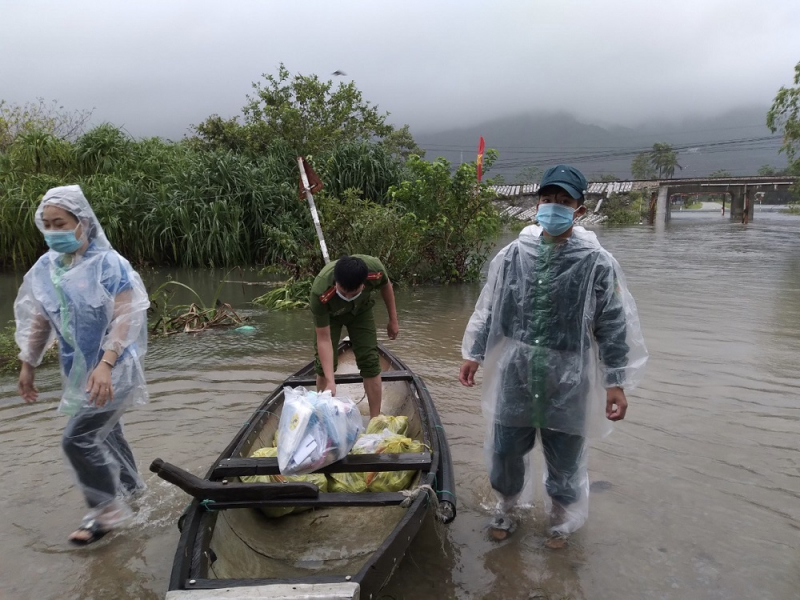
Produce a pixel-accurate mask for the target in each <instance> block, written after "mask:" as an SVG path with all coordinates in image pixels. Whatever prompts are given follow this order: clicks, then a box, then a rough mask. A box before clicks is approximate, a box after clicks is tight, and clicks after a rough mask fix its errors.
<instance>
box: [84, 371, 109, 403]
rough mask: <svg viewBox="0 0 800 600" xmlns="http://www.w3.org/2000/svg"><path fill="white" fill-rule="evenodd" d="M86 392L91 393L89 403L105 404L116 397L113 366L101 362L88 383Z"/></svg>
mask: <svg viewBox="0 0 800 600" xmlns="http://www.w3.org/2000/svg"><path fill="white" fill-rule="evenodd" d="M86 393H87V394H89V404H94V405H95V406H105V405H106V403H108V402H110V401H111V400H113V399H114V390H113V389H112V388H111V367H109V366H108V365H107V364H106V363H104V362H101V363H100V364H99V365H97V367H95V369H94V371H92V374H91V375H90V376H89V381H88V383H87V384H86Z"/></svg>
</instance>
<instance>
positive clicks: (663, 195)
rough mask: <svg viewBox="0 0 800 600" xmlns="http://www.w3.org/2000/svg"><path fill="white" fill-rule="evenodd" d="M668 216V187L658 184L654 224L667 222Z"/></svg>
mask: <svg viewBox="0 0 800 600" xmlns="http://www.w3.org/2000/svg"><path fill="white" fill-rule="evenodd" d="M669 218H670V207H669V187H667V186H666V185H662V186H659V188H658V198H657V199H656V224H664V223H668V222H669Z"/></svg>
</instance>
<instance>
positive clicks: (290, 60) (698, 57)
mask: <svg viewBox="0 0 800 600" xmlns="http://www.w3.org/2000/svg"><path fill="white" fill-rule="evenodd" d="M0 23H2V29H1V31H2V33H0V98H2V99H5V100H7V101H11V102H25V101H28V100H33V99H35V98H37V97H44V98H45V99H58V100H59V101H60V102H61V103H63V104H64V105H65V106H67V107H68V108H75V109H78V108H94V109H95V110H94V119H93V120H94V121H95V122H102V121H110V122H112V123H114V124H117V125H124V126H125V127H126V128H127V129H128V131H130V132H131V133H133V134H134V135H137V136H140V135H162V136H165V137H172V138H177V137H180V136H181V135H183V134H184V133H185V132H186V130H187V128H188V126H189V125H190V124H192V123H197V122H199V121H201V120H203V119H204V118H205V117H206V116H208V115H209V114H212V113H219V114H221V115H223V116H233V115H235V114H237V113H238V112H239V110H240V108H241V107H242V105H243V104H244V102H245V95H246V94H247V93H248V92H249V91H250V83H251V82H252V81H254V80H256V79H258V78H259V77H260V75H261V74H262V73H264V72H273V73H274V72H275V70H276V67H277V65H278V64H279V63H280V62H284V63H285V64H286V66H287V67H288V68H289V69H290V71H292V72H300V73H303V74H312V73H316V74H319V75H321V76H325V77H328V76H329V75H330V74H331V73H332V72H333V71H335V70H337V69H341V70H342V71H345V72H346V73H347V79H353V80H355V82H356V84H357V85H358V87H359V88H360V89H361V90H362V91H363V92H364V95H365V97H366V98H367V99H368V100H370V101H372V102H374V103H377V104H378V105H379V106H380V107H381V108H382V109H384V110H387V111H389V112H391V113H392V116H391V117H390V120H391V121H392V122H394V123H396V124H399V123H409V124H410V125H411V126H412V131H414V132H417V133H420V132H423V131H431V130H437V129H444V128H447V127H450V126H455V125H462V124H466V123H475V122H479V121H483V120H488V119H491V118H494V117H498V116H505V115H508V114H513V113H519V112H523V111H541V110H566V111H569V112H572V113H574V114H575V115H577V116H578V117H579V118H581V119H582V120H584V121H586V122H592V123H600V124H622V125H635V124H638V123H641V122H643V121H646V120H649V119H652V118H658V119H665V118H667V119H674V120H679V119H681V118H683V117H686V116H691V115H711V114H715V113H719V112H723V111H725V110H727V109H731V108H735V107H737V106H743V105H754V104H757V105H763V106H768V105H769V104H770V103H771V101H772V99H773V97H774V96H775V92H776V91H777V89H778V88H779V87H780V86H781V85H788V84H790V83H791V81H792V76H793V68H794V65H795V64H796V63H797V62H798V61H800V0H669V1H661V2H657V3H656V2H651V1H647V0H602V1H599V0H586V1H569V0H536V1H526V2H523V1H521V0H518V1H516V2H505V1H492V0H483V1H481V2H475V1H472V0H458V1H434V0H428V1H409V0H402V1H377V0H371V1H345V0H335V1H332V0H326V1H310V0H304V1H299V0H293V1H287V2H283V1H267V0H261V1H249V2H242V1H235V0H228V1H225V2H223V1H221V0H217V1H216V2H207V1H198V0H191V1H183V0H182V1H168V0H159V1H143V0H136V1H130V0H128V1H113V0H105V1H102V2H101V1H97V2H90V1H83V0H70V1H69V2H66V1H63V0H60V1H50V2H45V1H34V0H0Z"/></svg>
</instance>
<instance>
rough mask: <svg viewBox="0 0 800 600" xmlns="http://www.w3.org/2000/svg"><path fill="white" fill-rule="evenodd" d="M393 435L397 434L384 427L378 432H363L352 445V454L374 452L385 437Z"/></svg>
mask: <svg viewBox="0 0 800 600" xmlns="http://www.w3.org/2000/svg"><path fill="white" fill-rule="evenodd" d="M393 435H398V434H396V433H394V432H393V431H389V430H388V429H384V430H383V431H381V432H380V433H365V434H364V435H362V436H361V437H360V438H358V440H356V443H355V445H354V446H353V452H354V454H375V450H376V449H377V448H378V446H380V445H381V444H382V443H383V442H384V440H386V438H388V437H391V436H393Z"/></svg>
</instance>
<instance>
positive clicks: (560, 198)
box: [459, 165, 647, 548]
mask: <svg viewBox="0 0 800 600" xmlns="http://www.w3.org/2000/svg"><path fill="white" fill-rule="evenodd" d="M585 188H586V179H585V178H584V176H583V175H582V174H581V172H580V171H578V170H577V169H575V168H574V167H569V166H566V165H558V166H556V167H553V168H551V169H549V170H548V171H547V172H546V173H545V174H544V177H543V178H542V182H541V185H540V188H539V207H538V211H537V220H538V222H539V225H531V226H529V227H527V228H525V229H524V230H522V232H521V233H520V235H519V237H518V239H517V240H515V241H514V242H512V243H511V244H509V245H508V246H506V247H505V248H503V249H502V250H501V251H500V252H499V253H498V255H497V256H496V257H495V258H494V260H493V261H492V263H491V265H490V267H489V273H488V278H487V282H486V285H485V286H484V288H483V291H482V292H481V295H480V298H479V299H478V302H477V304H476V306H475V312H474V313H473V315H472V317H471V318H470V320H469V324H468V325H467V329H466V332H465V333H464V339H463V344H462V354H463V358H464V359H465V362H464V364H463V365H462V367H461V372H460V377H459V379H460V381H461V383H462V384H464V385H466V386H472V385H474V384H475V373H476V372H477V370H478V367H479V365H481V364H482V365H483V366H484V369H485V375H484V382H483V394H482V406H483V411H484V414H485V415H486V417H487V419H488V425H489V427H488V432H487V436H486V451H487V458H488V462H489V475H490V481H491V485H492V488H493V489H494V490H495V493H496V494H497V495H498V497H499V502H498V507H497V510H496V512H495V514H494V516H493V517H492V520H491V522H490V525H489V527H490V533H491V534H492V536H493V537H494V538H495V539H505V538H506V537H507V536H508V535H509V534H510V533H511V532H512V531H513V530H514V528H515V525H516V523H515V519H514V517H513V515H512V509H513V508H514V507H515V506H516V505H517V503H518V502H519V501H520V500H521V498H520V497H521V495H522V494H523V489H524V488H525V483H526V480H527V481H528V482H530V481H531V479H530V475H531V474H530V473H528V474H527V476H526V471H529V468H530V461H529V453H530V451H531V450H532V449H533V447H534V445H535V444H536V443H539V444H541V447H542V451H543V454H544V457H545V463H546V466H547V469H546V470H547V472H546V474H545V476H544V479H545V489H546V492H547V499H546V504H547V506H548V507H549V512H550V529H549V539H548V542H547V544H548V546H550V547H554V548H556V547H561V546H563V545H564V543H565V540H566V539H567V536H568V535H569V534H570V533H572V532H573V531H575V530H577V529H578V528H579V527H580V526H581V525H583V523H584V522H585V521H586V518H587V516H588V510H589V478H588V474H587V444H588V442H587V439H589V438H601V437H603V436H605V435H607V434H608V433H609V432H610V431H611V421H618V420H621V419H623V418H624V417H625V412H626V410H627V406H628V403H627V399H626V396H625V391H630V390H631V389H633V387H635V386H636V385H637V384H638V382H639V381H640V379H641V377H642V375H643V370H644V366H645V363H646V362H647V350H646V348H645V345H644V340H643V339H642V334H641V329H640V326H639V318H638V315H637V312H636V304H635V303H634V301H633V298H632V297H631V295H630V293H629V292H628V289H627V287H626V284H625V279H624V277H623V274H622V270H621V269H620V266H619V264H618V263H617V261H616V260H614V258H613V256H611V254H610V253H609V252H607V251H606V250H605V249H604V248H603V247H602V246H600V243H599V242H598V240H597V237H596V236H595V235H594V234H593V233H591V232H589V231H586V230H585V229H583V228H582V227H575V226H573V221H574V219H575V218H577V217H580V216H582V215H583V214H585V212H586V208H585V206H584V205H583V201H584V196H583V193H584V190H585ZM537 439H538V440H539V441H538V442H537V441H536V440H537ZM525 489H530V488H525ZM522 500H527V498H523V499H522Z"/></svg>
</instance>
